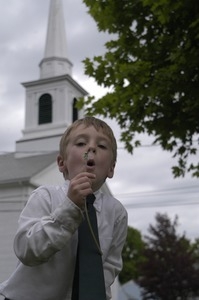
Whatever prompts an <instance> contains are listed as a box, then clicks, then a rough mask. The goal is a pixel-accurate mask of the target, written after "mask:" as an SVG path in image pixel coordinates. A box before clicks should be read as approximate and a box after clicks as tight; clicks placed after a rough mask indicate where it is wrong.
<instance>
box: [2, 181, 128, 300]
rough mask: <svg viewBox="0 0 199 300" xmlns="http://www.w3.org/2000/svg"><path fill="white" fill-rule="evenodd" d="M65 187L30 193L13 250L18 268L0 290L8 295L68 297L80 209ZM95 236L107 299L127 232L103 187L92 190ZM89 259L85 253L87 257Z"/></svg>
mask: <svg viewBox="0 0 199 300" xmlns="http://www.w3.org/2000/svg"><path fill="white" fill-rule="evenodd" d="M67 190H68V182H67V181H66V182H65V184H64V185H63V186H42V187H39V188H38V189H36V190H35V191H34V192H33V193H32V194H31V196H30V198H29V200H28V202H27V204H26V206H25V208H24V209H23V211H22V213H21V215H20V218H19V227H18V230H17V233H16V236H15V239H14V250H15V253H16V256H17V257H18V258H19V263H18V265H17V268H16V270H15V271H14V272H13V274H12V275H11V276H10V278H9V279H8V280H7V281H5V282H3V283H2V284H0V294H2V295H4V296H5V297H7V298H9V299H12V300H35V299H36V300H71V289H72V282H73V275H74V269H75V260H76V251H77V228H78V226H79V224H80V223H81V221H82V219H83V214H82V211H81V209H80V208H79V207H77V206H76V205H75V204H74V203H73V202H72V201H70V199H69V198H68V197H67ZM95 196H96V200H95V202H94V207H95V209H96V212H97V221H98V229H99V240H100V246H101V249H102V253H103V255H102V260H103V268H104V277H105V285H106V293H107V299H110V298H111V293H110V286H111V284H112V283H113V282H114V279H115V277H116V276H117V275H118V273H119V271H120V270H121V268H122V259H121V251H122V248H123V245H124V242H125V239H126V234H127V212H126V210H125V209H124V207H123V205H122V204H121V203H120V202H119V201H118V200H117V199H115V198H113V197H112V196H110V195H106V194H103V193H102V192H101V191H97V192H96V193H95ZM88 259H89V257H88Z"/></svg>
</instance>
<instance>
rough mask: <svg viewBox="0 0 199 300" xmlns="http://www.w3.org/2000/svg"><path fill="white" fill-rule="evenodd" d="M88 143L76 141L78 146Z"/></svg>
mask: <svg viewBox="0 0 199 300" xmlns="http://www.w3.org/2000/svg"><path fill="white" fill-rule="evenodd" d="M85 144H86V143H85V142H78V143H76V146H78V147H83V146H84V145H85Z"/></svg>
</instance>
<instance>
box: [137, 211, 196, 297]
mask: <svg viewBox="0 0 199 300" xmlns="http://www.w3.org/2000/svg"><path fill="white" fill-rule="evenodd" d="M177 226H178V218H177V217H176V218H175V220H174V221H173V223H172V222H171V221H170V220H169V218H168V216H167V215H166V214H157V215H156V225H155V226H152V225H150V226H149V233H150V235H149V236H147V237H146V248H145V250H144V255H145V257H146V260H145V261H144V262H143V263H142V265H141V266H140V270H139V271H140V274H141V276H140V278H139V284H140V285H141V286H142V287H143V288H144V290H145V292H144V295H143V299H154V300H176V299H179V300H187V299H193V297H194V296H198V295H199V286H198V278H199V269H198V264H199V256H198V246H199V244H198V242H196V243H195V244H193V245H192V244H191V242H190V241H189V240H188V239H187V238H186V237H185V235H184V234H183V235H178V234H177Z"/></svg>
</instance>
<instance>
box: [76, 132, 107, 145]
mask: <svg viewBox="0 0 199 300" xmlns="http://www.w3.org/2000/svg"><path fill="white" fill-rule="evenodd" d="M79 138H86V139H88V138H89V134H87V133H80V134H77V135H76V136H74V137H73V140H77V139H79ZM97 140H100V141H101V140H104V141H106V142H108V143H111V141H110V139H109V137H107V136H106V135H104V134H103V136H101V135H99V136H98V137H97Z"/></svg>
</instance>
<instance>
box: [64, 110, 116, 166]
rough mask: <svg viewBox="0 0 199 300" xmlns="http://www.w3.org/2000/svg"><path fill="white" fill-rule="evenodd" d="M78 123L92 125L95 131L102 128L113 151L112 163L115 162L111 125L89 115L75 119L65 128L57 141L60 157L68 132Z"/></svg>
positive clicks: (65, 144)
mask: <svg viewBox="0 0 199 300" xmlns="http://www.w3.org/2000/svg"><path fill="white" fill-rule="evenodd" d="M80 125H85V127H89V126H93V127H94V128H95V129H96V130H97V131H99V130H102V132H103V134H105V135H106V136H107V137H108V138H109V139H110V142H111V148H112V153H113V163H114V164H115V163H116V160H117V142H116V139H115V136H114V134H113V131H112V129H111V127H110V126H109V125H108V124H107V123H106V122H104V121H102V120H100V119H97V118H95V117H90V116H87V117H85V118H83V119H79V120H76V121H75V122H74V123H72V124H71V125H70V126H69V127H68V128H67V129H66V131H65V132H64V134H63V136H62V138H61V140H60V143H59V152H60V155H61V156H62V157H64V156H65V151H66V147H67V145H68V142H69V138H70V134H71V132H72V131H73V130H74V129H76V128H77V127H78V126H80Z"/></svg>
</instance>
